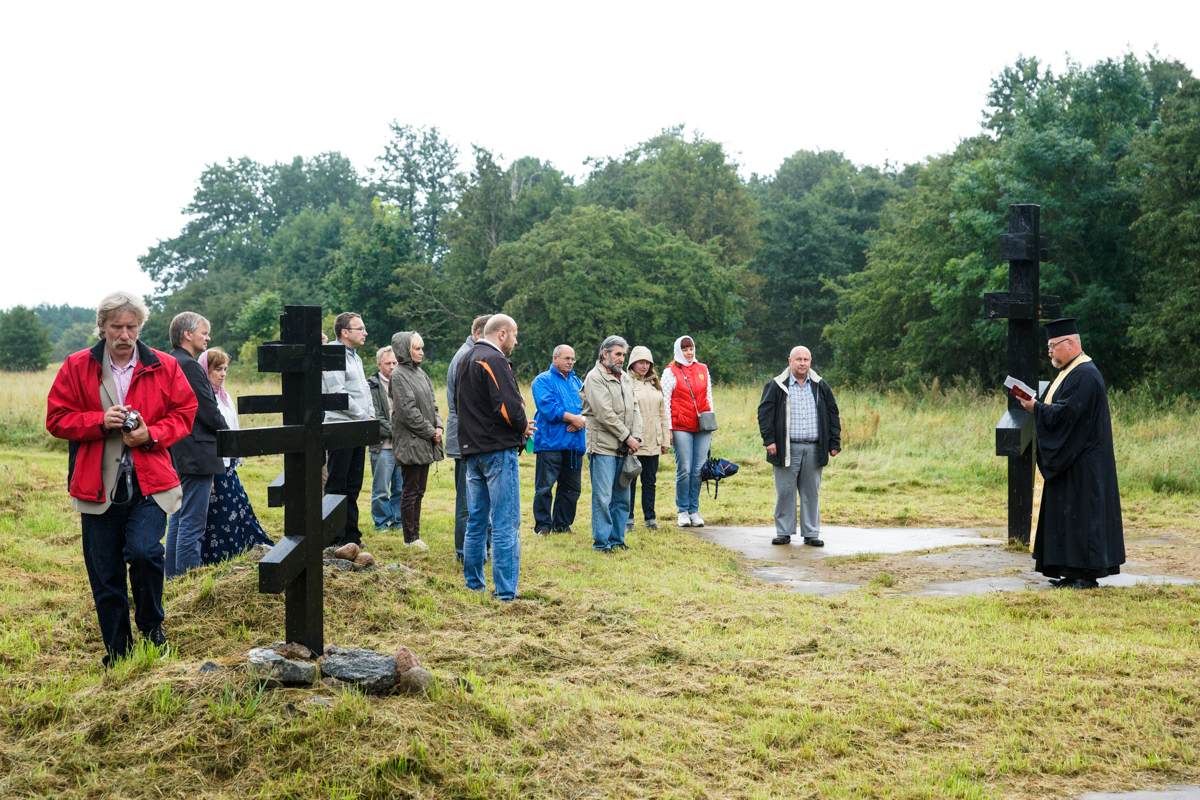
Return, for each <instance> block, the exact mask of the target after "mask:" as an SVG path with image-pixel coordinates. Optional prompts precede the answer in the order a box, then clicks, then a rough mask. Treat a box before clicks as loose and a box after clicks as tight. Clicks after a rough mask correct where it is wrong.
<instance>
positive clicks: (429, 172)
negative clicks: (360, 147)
mask: <svg viewBox="0 0 1200 800" xmlns="http://www.w3.org/2000/svg"><path fill="white" fill-rule="evenodd" d="M391 130H392V140H391V141H390V142H388V143H387V144H386V145H385V146H384V151H383V155H382V156H380V157H379V158H377V159H376V161H378V162H379V164H380V173H381V177H382V182H381V189H380V194H381V196H382V197H384V198H385V199H386V200H388V201H390V202H392V203H395V204H396V205H397V206H399V207H400V210H401V212H402V213H403V214H404V215H405V216H407V217H408V219H409V221H410V223H411V226H412V232H413V236H414V238H415V243H416V246H417V248H418V249H419V251H420V255H421V256H422V257H423V258H424V259H425V260H426V261H428V262H429V263H436V262H438V261H439V260H441V258H442V256H443V255H445V250H446V248H445V243H444V240H443V235H442V230H441V224H442V219H443V217H445V216H446V214H447V213H448V212H449V210H450V209H451V208H452V207H453V206H454V199H455V197H454V188H455V183H456V171H457V169H458V148H457V147H455V146H454V145H453V144H451V143H450V142H449V141H448V140H446V139H443V138H442V137H441V134H439V133H438V129H437V128H436V127H430V128H423V127H422V128H414V127H413V126H412V125H401V124H400V123H399V122H396V121H393V122H392V124H391Z"/></svg>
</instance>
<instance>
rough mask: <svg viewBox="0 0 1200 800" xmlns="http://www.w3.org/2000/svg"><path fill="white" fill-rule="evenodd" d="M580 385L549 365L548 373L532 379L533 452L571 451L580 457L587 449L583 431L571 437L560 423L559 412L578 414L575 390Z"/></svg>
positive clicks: (580, 407) (574, 377) (580, 404)
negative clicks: (534, 408)
mask: <svg viewBox="0 0 1200 800" xmlns="http://www.w3.org/2000/svg"><path fill="white" fill-rule="evenodd" d="M582 388H583V381H581V380H579V377H578V376H577V375H576V374H575V373H574V371H572V372H571V374H570V375H568V376H567V377H565V378H564V377H563V374H562V373H561V372H559V371H558V369H557V368H555V367H554V365H553V364H551V366H550V369H548V370H546V371H545V372H543V373H542V374H541V375H538V376H537V377H536V378H534V379H533V403H534V405H535V406H537V413H536V414H535V416H534V419H535V420H536V422H537V433H535V434H534V436H533V450H534V452H535V453H536V452H538V451H540V450H574V451H575V452H577V453H582V452H583V451H584V450H585V449H586V448H587V442H586V441H585V437H586V434H585V433H584V432H583V431H575V432H574V433H571V432H570V431H568V430H567V423H565V422H563V412H567V413H569V414H580V413H582V412H583V400H582V399H581V398H580V397H579V390H580V389H582Z"/></svg>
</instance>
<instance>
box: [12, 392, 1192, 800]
mask: <svg viewBox="0 0 1200 800" xmlns="http://www.w3.org/2000/svg"><path fill="white" fill-rule="evenodd" d="M51 378H52V374H51V373H46V374H43V375H35V376H17V377H16V378H13V377H12V376H8V375H5V376H3V386H2V387H0V408H3V409H4V411H0V796H3V797H10V796H11V797H50V796H56V797H57V796H70V797H132V798H141V797H146V798H149V797H170V796H187V797H269V798H291V797H296V798H299V797H304V798H308V797H314V798H316V797H321V798H383V797H413V798H435V797H437V798H442V797H455V798H494V797H562V798H591V797H595V798H600V797H687V798H706V797H738V798H758V797H763V798H766V797H830V798H837V797H847V798H849V797H896V798H940V797H952V798H986V797H1018V798H1020V797H1064V798H1065V797H1072V796H1075V795H1077V794H1079V793H1081V792H1084V791H1089V790H1114V789H1120V788H1134V787H1164V786H1167V785H1169V784H1173V783H1187V782H1191V783H1196V782H1200V732H1198V728H1197V723H1198V722H1200V688H1198V680H1197V677H1196V676H1197V675H1198V674H1200V590H1197V589H1194V588H1182V587H1146V586H1140V587H1135V588H1132V589H1121V590H1102V591H1097V592H1081V593H1072V592H1047V591H1043V592H1016V593H1002V594H993V595H983V596H974V597H964V598H910V597H902V596H900V594H899V593H900V592H901V591H902V590H904V589H906V588H910V587H906V586H905V585H904V584H903V583H901V584H900V585H895V583H894V582H889V581H888V580H883V579H881V580H878V581H872V583H871V585H870V586H869V587H867V588H864V589H861V590H858V591H855V592H851V593H849V594H844V595H839V596H837V597H833V598H817V597H807V596H800V595H795V594H788V593H787V592H786V591H785V590H784V589H783V588H782V587H780V586H772V585H768V584H764V583H761V582H759V581H757V580H754V579H753V578H751V577H749V573H748V570H747V565H746V564H745V563H743V562H742V561H741V560H740V559H738V558H737V557H736V556H735V555H733V554H732V553H730V552H729V551H725V550H722V549H721V548H718V547H716V546H713V545H710V544H708V543H706V542H704V541H702V540H700V539H698V538H697V537H695V536H694V535H692V534H690V533H688V532H686V531H680V530H677V529H674V528H671V527H668V528H664V529H663V530H660V531H646V530H644V529H641V528H639V529H638V530H637V531H635V532H634V534H632V535H631V536H630V538H629V541H630V544H632V545H633V546H634V547H635V549H634V550H633V551H631V552H628V553H623V554H620V555H616V556H599V555H597V554H594V553H593V552H592V551H591V550H590V549H589V546H590V538H589V537H588V536H587V530H588V508H589V498H590V495H589V494H588V493H587V481H586V475H585V481H584V486H585V493H584V497H583V498H582V499H581V501H580V515H579V523H580V524H578V525H577V528H578V529H580V530H581V533H580V534H579V535H577V536H575V537H570V536H567V535H556V536H552V537H549V538H538V537H535V536H532V535H531V534H532V531H531V530H530V529H529V518H528V506H529V503H530V501H531V497H532V495H531V488H530V487H531V485H532V473H533V459H532V457H524V458H522V478H523V494H522V499H523V501H524V506H525V509H526V527H525V530H524V531H523V543H522V544H523V552H522V573H521V590H522V592H523V593H524V594H526V595H529V596H532V597H534V598H537V599H539V600H540V602H539V603H537V604H514V605H510V606H505V605H501V604H499V603H496V602H495V601H492V600H491V599H488V598H482V597H479V596H477V595H474V594H472V593H469V592H467V591H466V590H465V589H464V588H463V587H462V574H461V570H460V569H459V568H457V566H456V565H455V563H454V556H453V541H452V526H453V523H452V510H453V473H452V469H451V468H450V465H449V464H448V463H447V464H442V465H440V467H438V468H437V469H436V471H435V472H433V473H431V476H430V488H429V494H428V495H427V497H426V502H425V514H424V523H423V524H424V528H423V538H425V539H426V540H427V541H428V543H429V545H430V549H429V550H428V551H427V552H414V551H412V550H410V549H406V548H404V547H403V546H402V545H401V541H400V536H399V534H398V533H379V534H375V533H372V534H368V536H367V544H368V546H369V549H370V550H371V551H372V552H373V553H374V554H375V555H376V556H377V557H378V558H380V560H381V561H384V562H395V561H399V562H402V563H405V564H407V565H409V566H410V567H412V568H413V569H414V570H416V574H415V577H411V578H407V579H405V578H403V577H401V576H399V575H396V574H393V573H386V572H376V573H357V574H351V575H343V574H339V575H336V576H330V577H329V578H328V579H327V583H326V586H327V590H326V592H327V594H326V597H327V614H326V630H327V639H328V640H330V641H332V642H335V643H337V644H340V645H343V646H361V647H371V648H374V649H378V650H382V651H390V650H392V649H394V648H395V647H397V646H398V645H400V644H406V645H408V646H409V647H411V648H412V649H413V650H415V651H416V652H417V653H418V654H419V655H420V656H421V657H422V659H423V660H424V661H425V662H426V664H427V665H429V666H430V667H431V668H432V669H433V670H434V672H435V673H437V674H441V675H447V674H450V673H455V674H459V675H463V676H466V677H467V678H468V679H469V680H470V681H471V682H472V683H473V684H474V686H475V692H474V693H472V694H466V693H462V692H460V691H458V690H455V689H443V690H440V691H438V692H436V693H435V694H434V696H432V697H430V698H426V699H412V698H399V697H397V698H384V699H375V698H370V697H364V696H361V695H358V694H355V693H335V692H333V691H332V690H328V689H320V690H315V691H310V690H299V689H287V690H275V691H260V690H258V689H257V688H256V687H255V686H254V685H253V684H251V683H250V682H249V681H248V679H247V678H246V677H245V676H244V675H241V674H239V672H238V670H237V668H236V665H237V664H238V662H239V658H240V656H241V655H242V654H244V652H245V651H246V650H247V649H249V648H250V647H252V646H258V645H260V644H265V643H269V642H271V641H275V640H276V639H278V638H279V637H280V634H281V633H282V629H283V613H282V602H281V599H280V598H278V597H275V596H265V595H260V594H258V592H257V591H256V589H257V579H256V575H255V573H254V571H253V569H252V568H247V565H246V564H245V563H242V562H240V561H235V562H231V563H228V564H224V565H221V566H218V567H211V568H205V569H202V570H200V571H198V572H196V573H194V574H192V575H190V576H189V577H187V578H184V579H181V580H179V581H175V582H173V583H171V584H169V585H168V587H167V593H166V594H167V596H166V608H167V622H166V628H167V631H168V635H169V636H170V638H171V644H172V646H171V648H170V650H169V651H168V652H167V653H166V654H165V655H160V654H158V653H156V652H154V651H153V650H149V651H146V652H142V653H139V655H138V656H136V657H135V658H133V659H131V660H130V661H128V662H126V663H123V664H122V665H121V666H120V667H118V668H117V669H114V670H112V671H111V672H109V673H102V672H100V671H99V670H98V669H97V666H96V665H97V662H98V661H99V658H100V656H101V655H102V652H101V650H102V647H101V644H100V642H99V636H98V633H97V630H96V623H95V617H94V613H93V611H92V607H91V603H90V596H89V594H88V589H87V579H86V575H85V574H84V571H83V565H82V557H81V555H80V551H79V523H78V516H77V515H75V514H74V513H73V512H71V511H70V507H69V503H68V500H67V496H66V492H65V486H64V476H65V462H66V456H65V452H64V450H63V449H62V448H60V447H57V446H55V445H53V443H48V442H47V439H46V436H45V434H44V428H43V427H42V425H43V423H42V419H43V415H44V397H45V390H46V387H47V386H48V385H49V381H50V380H51ZM231 389H232V390H233V391H234V393H235V394H236V393H242V392H247V393H253V392H264V393H265V392H269V391H271V388H270V385H269V384H266V385H261V384H254V385H253V386H239V385H234V386H232V387H231ZM758 394H759V391H758V389H757V388H749V389H742V388H736V387H734V388H724V389H720V390H718V391H717V393H716V406H717V411H718V414H719V416H720V418H721V425H722V429H721V431H719V432H718V434H717V436H716V444H715V449H716V450H717V452H718V454H720V455H723V456H725V457H727V458H730V459H732V460H734V461H736V462H738V463H739V464H741V465H742V471H741V472H740V473H739V474H738V475H737V476H736V477H735V478H733V479H731V480H730V481H728V482H727V483H725V484H723V485H722V487H721V492H720V498H719V500H717V501H713V500H712V499H710V498H708V497H707V496H705V497H703V498H702V500H701V510H702V512H703V513H704V516H705V517H706V519H708V520H709V522H710V524H734V523H737V524H764V525H765V524H769V521H770V517H771V502H772V498H773V490H772V488H771V479H770V470H769V467H768V466H767V465H766V464H765V462H763V460H762V458H761V455H760V453H761V448H760V447H759V446H758V442H757V438H756V436H757V435H756V425H755V423H754V408H755V406H756V404H757V401H758ZM838 398H839V401H840V403H841V406H842V415H843V427H844V431H845V435H844V446H845V448H846V449H845V452H844V453H843V454H842V455H841V456H839V457H838V458H837V459H835V460H834V461H833V463H832V464H831V466H830V468H829V469H828V470H827V471H826V472H825V476H824V482H823V489H822V508H823V512H824V517H825V520H826V522H829V523H834V524H854V525H872V526H884V525H886V526H897V525H914V526H935V525H964V526H973V527H978V528H985V529H997V528H999V527H1000V526H1002V525H1003V524H1004V514H1005V512H1004V507H1005V506H1004V503H1005V494H1004V493H1005V474H1006V473H1005V463H1004V460H1003V459H999V458H996V457H995V456H993V455H991V453H992V452H993V444H992V442H993V434H992V428H993V426H994V424H995V422H996V420H997V418H998V417H999V416H1000V414H1001V413H1002V409H1003V405H1004V403H1003V400H1002V399H1001V398H999V397H993V396H988V397H979V396H976V395H974V394H972V393H969V392H962V391H942V390H940V389H938V388H936V387H933V388H931V389H930V390H928V391H927V392H924V393H922V394H919V395H895V394H893V395H885V394H878V393H866V392H851V391H849V390H841V391H839V393H838ZM1113 406H1114V418H1115V426H1116V438H1117V444H1118V461H1119V463H1118V472H1119V475H1120V480H1121V486H1122V501H1123V505H1124V510H1125V516H1126V526H1127V545H1128V548H1129V552H1130V560H1131V561H1137V562H1138V563H1139V564H1147V565H1151V566H1153V567H1154V568H1155V569H1157V570H1161V571H1164V572H1170V573H1171V574H1180V575H1191V576H1194V577H1200V566H1198V564H1197V553H1198V552H1200V507H1198V505H1200V504H1198V497H1200V495H1198V487H1200V434H1198V431H1200V425H1198V424H1197V423H1198V422H1200V409H1197V407H1196V406H1195V405H1188V404H1180V405H1178V406H1172V407H1165V408H1164V407H1148V406H1145V405H1141V404H1139V403H1138V402H1137V401H1136V400H1135V399H1134V398H1131V397H1128V396H1123V397H1122V396H1115V397H1114V398H1113ZM270 422H272V420H270V419H268V418H263V419H261V420H250V421H245V420H244V421H243V424H244V425H249V424H269V423H270ZM279 468H280V461H279V459H277V458H261V459H253V460H251V461H250V462H249V463H247V464H246V465H245V466H244V467H243V469H242V476H243V481H244V482H245V484H246V486H247V488H248V489H249V491H250V494H251V499H252V500H253V502H254V504H255V507H256V508H257V509H258V511H259V514H260V517H261V518H262V520H263V522H264V525H265V526H266V527H267V529H268V531H269V532H272V533H273V534H277V532H278V531H279V529H280V526H281V525H282V515H281V510H280V509H269V508H267V507H266V498H265V486H266V483H267V482H268V481H269V480H270V479H271V478H273V477H274V476H275V474H276V473H277V472H278V470H279ZM672 478H673V466H672V464H671V461H670V458H666V459H664V465H663V468H662V470H661V472H660V488H659V507H660V509H662V511H660V516H662V517H667V516H668V514H667V512H669V511H670V510H671V507H672V504H671V498H672V496H673V480H672ZM365 505H366V503H365V499H364V500H363V501H360V506H361V507H362V508H364V509H365ZM995 535H1001V534H1000V533H999V532H995ZM846 567H847V568H859V569H867V570H870V569H874V568H875V564H874V563H873V562H872V561H871V560H870V559H869V558H864V559H862V560H861V563H848V564H846ZM889 583H891V585H889ZM206 660H213V661H216V662H217V663H221V664H226V665H228V666H230V669H228V670H226V671H223V672H210V673H200V672H199V671H198V669H199V666H200V665H201V664H202V663H203V662H204V661H206ZM323 703H328V705H324V704H323Z"/></svg>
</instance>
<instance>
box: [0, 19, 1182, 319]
mask: <svg viewBox="0 0 1200 800" xmlns="http://www.w3.org/2000/svg"><path fill="white" fill-rule="evenodd" d="M1022 9H1027V10H1025V11H1024V12H1023V13H1022ZM1198 30H1200V3H1196V2H1184V1H1183V0H1173V2H1165V1H1164V0H1145V1H1144V2H1137V3H1130V2H1122V3H1116V2H1093V3H1080V2H1077V1H1076V2H1059V1H1058V0H1045V1H1044V2H1040V3H1033V2H1030V3H1026V4H1013V3H1002V2H993V3H982V2H975V3H966V2H961V1H960V2H927V1H925V0H914V2H910V3H896V2H878V3H877V2H856V3H855V2H851V3H836V2H822V3H809V2H774V3H768V2H762V1H761V0H738V1H735V2H726V3H711V2H703V1H702V2H692V3H683V2H675V3H667V2H661V1H660V0H642V1H641V2H627V0H617V1H616V2H607V3H596V4H574V3H564V2H554V3H550V2H545V3H537V2H525V1H524V0H516V1H515V2H509V3H496V2H488V3H479V2H457V3H436V2H434V3H430V2H425V3H395V2H390V3H384V2H344V3H337V4H330V3H320V4H317V3H312V2H300V1H296V0H294V1H293V2H288V3H281V2H246V1H245V0H242V2H224V1H223V0H219V1H217V2H211V1H210V2H206V3H188V4H175V3H162V2H155V3H121V2H117V3H115V4H114V3H94V2H89V3H82V2H68V3H53V4H46V3H30V2H24V3H8V4H6V6H5V10H4V11H3V12H0V76H2V77H0V108H2V109H3V119H4V124H3V125H2V126H0V142H2V143H3V145H4V148H3V151H4V152H5V153H7V154H8V155H7V157H8V163H7V165H6V166H5V167H4V168H3V175H4V180H3V189H4V191H3V193H2V197H0V241H2V242H3V254H2V255H0V265H3V267H2V272H3V275H4V280H3V282H0V308H8V307H11V306H13V305H16V304H26V305H36V304H38V303H41V302H50V303H56V304H57V303H71V304H74V305H83V306H92V305H94V304H95V303H96V302H97V301H98V299H99V298H100V297H101V296H103V295H104V294H105V293H106V292H108V291H110V290H112V289H114V288H127V289H133V290H138V291H149V290H150V289H151V288H152V284H151V282H150V281H149V279H148V278H146V276H145V275H144V274H142V273H141V272H140V271H139V270H138V267H137V257H138V256H139V255H141V254H143V253H145V252H146V250H147V249H148V248H149V247H151V246H152V245H153V244H155V243H156V242H157V241H158V240H159V239H167V238H170V237H172V236H174V235H176V234H177V233H178V232H179V230H180V228H181V227H182V226H183V224H184V222H185V219H184V217H183V216H182V215H181V214H180V209H181V208H182V207H183V206H184V205H185V204H186V203H187V202H188V201H189V200H190V199H191V196H192V193H193V192H194V191H195V187H196V179H197V178H198V176H199V175H200V173H201V171H202V170H203V169H204V168H205V166H206V165H208V164H211V163H213V162H217V161H224V160H225V159H226V158H229V157H239V156H243V155H245V156H249V157H250V158H253V159H255V160H257V161H260V162H265V163H272V162H274V161H283V160H290V159H291V158H292V157H293V156H296V155H303V156H312V155H315V154H317V153H319V152H322V151H326V150H340V151H341V152H342V153H344V154H345V155H347V156H348V157H349V158H350V159H351V160H352V161H353V162H354V164H355V166H356V167H358V168H359V169H360V170H365V168H367V167H369V166H370V165H371V164H372V162H373V159H374V158H375V157H376V156H377V155H379V154H380V153H381V152H382V150H383V145H384V143H385V141H387V139H388V123H389V122H390V121H392V120H393V119H395V120H399V121H400V122H401V123H411V124H413V125H418V126H421V125H436V126H438V128H440V130H441V131H442V133H443V135H444V136H446V137H447V138H449V139H450V140H451V141H453V142H456V143H457V144H458V145H459V147H460V150H461V152H462V154H463V156H464V163H465V159H466V158H468V157H469V155H470V145H471V144H472V143H476V144H480V145H483V146H485V147H487V148H489V149H491V150H492V151H493V152H495V153H498V154H501V155H503V156H504V157H505V159H506V160H507V161H511V160H512V159H514V158H518V157H521V156H525V155H532V156H536V157H538V158H542V159H549V160H550V161H552V162H553V163H554V164H555V165H556V166H557V167H559V168H560V169H562V170H564V171H565V172H567V173H570V174H574V175H576V176H582V175H583V172H584V171H583V166H582V162H583V160H584V159H585V158H587V157H588V156H605V155H619V154H620V153H622V152H624V151H625V150H626V149H627V148H629V147H631V146H633V145H635V144H637V143H638V142H639V141H642V140H644V139H647V138H649V137H650V136H652V135H653V134H655V133H656V132H658V131H659V130H661V129H662V128H664V127H666V126H669V125H673V124H677V123H684V124H685V125H686V126H687V129H688V130H689V131H693V130H699V131H702V132H703V133H704V134H705V135H706V136H708V137H710V138H713V139H716V140H719V141H721V142H723V143H725V146H726V148H727V150H728V151H729V152H730V153H732V154H733V155H734V157H735V158H736V159H737V160H738V162H739V163H740V164H741V165H742V172H743V174H744V175H746V176H749V174H750V173H751V172H758V173H760V174H766V173H770V172H773V171H774V170H775V168H776V167H777V166H778V165H779V163H780V162H781V161H782V160H783V159H784V158H786V157H787V156H788V155H790V154H791V153H793V152H795V151H796V150H800V149H817V148H820V149H826V150H828V149H833V150H839V151H841V152H843V153H845V154H846V156H847V157H848V158H850V159H851V160H853V161H854V162H856V163H859V164H880V163H882V162H883V161H884V160H885V159H890V160H892V161H894V162H899V163H905V162H910V161H916V160H919V159H922V158H924V157H926V156H928V155H933V154H937V153H942V152H946V151H948V150H950V149H951V148H953V147H954V145H955V143H956V142H958V140H959V139H961V138H963V137H965V136H969V135H971V134H973V133H975V132H976V131H977V130H978V128H979V123H980V119H981V111H982V109H983V106H984V97H985V95H986V93H987V90H988V85H989V81H990V79H991V78H992V77H993V76H994V75H996V74H997V73H998V72H999V71H1000V70H1001V69H1002V68H1003V67H1004V66H1005V65H1007V64H1011V63H1012V62H1013V61H1014V60H1015V59H1016V58H1017V56H1018V55H1019V54H1025V55H1036V56H1038V57H1039V58H1041V59H1042V60H1043V61H1045V62H1048V63H1050V64H1051V65H1052V66H1054V67H1055V68H1056V69H1057V70H1061V68H1062V66H1063V64H1064V63H1065V55H1066V54H1067V53H1069V54H1070V56H1071V57H1072V58H1073V59H1075V60H1076V61H1078V62H1081V63H1083V64H1085V65H1090V64H1092V63H1094V62H1095V61H1097V60H1100V59H1103V58H1110V57H1112V58H1116V57H1120V56H1121V55H1122V54H1123V53H1124V52H1126V51H1127V50H1130V49H1132V51H1133V52H1134V53H1136V54H1138V55H1139V56H1142V55H1144V54H1145V53H1146V52H1147V51H1148V50H1150V49H1151V48H1154V47H1155V46H1157V48H1158V51H1159V55H1160V56H1161V57H1173V58H1178V59H1180V60H1182V61H1183V62H1184V63H1186V64H1187V65H1188V66H1189V67H1191V68H1192V69H1193V70H1194V71H1197V72H1200V36H1198V35H1197V31H1198Z"/></svg>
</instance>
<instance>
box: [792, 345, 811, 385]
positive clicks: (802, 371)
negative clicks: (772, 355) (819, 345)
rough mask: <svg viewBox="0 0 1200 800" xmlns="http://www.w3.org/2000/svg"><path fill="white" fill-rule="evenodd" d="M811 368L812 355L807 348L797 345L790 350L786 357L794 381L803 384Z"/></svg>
mask: <svg viewBox="0 0 1200 800" xmlns="http://www.w3.org/2000/svg"><path fill="white" fill-rule="evenodd" d="M811 366H812V353H811V352H809V349H808V348H807V347H804V346H803V345H798V346H796V347H793V348H792V352H791V353H790V354H789V355H788V369H789V370H791V373H792V375H793V376H794V377H795V378H796V380H798V381H800V382H802V383H803V382H804V381H805V380H807V379H808V370H809V368H810V367H811Z"/></svg>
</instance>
